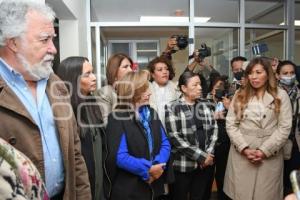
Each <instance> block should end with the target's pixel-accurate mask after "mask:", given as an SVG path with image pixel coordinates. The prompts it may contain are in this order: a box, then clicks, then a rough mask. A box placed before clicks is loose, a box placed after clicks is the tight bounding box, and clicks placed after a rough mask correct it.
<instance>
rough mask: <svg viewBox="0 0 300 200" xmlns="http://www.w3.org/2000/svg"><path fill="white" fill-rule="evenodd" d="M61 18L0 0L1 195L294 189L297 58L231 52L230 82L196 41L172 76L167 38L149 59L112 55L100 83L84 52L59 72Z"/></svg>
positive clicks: (161, 196)
mask: <svg viewBox="0 0 300 200" xmlns="http://www.w3.org/2000/svg"><path fill="white" fill-rule="evenodd" d="M54 19H55V13H54V12H53V11H52V9H51V8H50V7H48V6H47V4H43V3H39V2H36V1H28V0H3V1H1V2H0V118H1V122H0V185H1V187H0V199H5V200H6V199H7V200H8V199H18V200H19V199H42V200H61V199H64V200H74V199H82V200H88V199H93V200H150V199H155V200H166V199H169V200H170V199H172V200H209V199H210V197H211V191H212V187H213V182H214V180H215V181H216V186H217V195H218V199H220V200H230V199H233V200H282V199H283V197H284V196H285V195H288V194H291V193H292V187H291V183H290V181H289V174H290V173H291V171H292V170H295V169H300V152H299V149H300V133H299V132H300V131H299V127H300V124H299V123H298V122H299V114H298V113H299V101H300V89H299V85H298V83H299V81H300V80H299V79H300V77H299V76H297V66H296V65H295V64H294V63H293V62H292V61H289V60H284V61H279V60H276V59H273V58H268V57H255V58H253V59H252V60H250V61H249V62H248V63H246V61H247V59H246V58H244V57H241V56H238V57H235V58H233V59H232V60H231V69H232V73H233V77H234V78H233V80H232V82H231V83H229V79H228V77H227V76H225V75H222V74H220V73H219V72H218V71H217V70H216V69H214V68H213V66H208V67H207V68H208V69H209V71H210V75H209V78H206V77H204V76H203V75H202V74H201V70H202V69H203V68H204V67H205V66H204V60H203V59H201V58H199V57H198V56H197V52H195V53H194V56H193V58H192V59H193V61H192V62H191V64H189V65H188V66H186V67H185V70H184V72H183V73H182V74H181V75H180V76H179V79H178V83H177V84H176V83H175V82H174V81H172V80H173V78H174V77H175V70H174V68H173V64H172V55H171V54H172V53H174V52H175V51H173V48H174V47H175V46H176V40H174V38H170V39H169V41H168V44H167V47H166V50H165V51H164V52H163V53H162V55H161V56H159V57H156V58H154V59H153V60H152V61H150V62H149V64H148V70H140V71H133V70H132V65H133V61H132V59H131V58H130V57H128V56H127V55H125V54H123V53H117V54H114V55H112V56H111V57H110V58H109V59H108V63H107V66H106V78H107V85H105V86H104V87H102V88H97V87H96V81H97V80H96V76H95V74H94V68H93V66H92V64H91V63H90V62H89V60H88V59H87V58H85V57H80V56H72V57H68V58H66V59H64V60H63V61H62V62H61V63H60V65H59V66H58V67H57V70H56V71H55V72H53V70H52V62H53V59H54V55H55V54H56V52H57V51H56V48H55V46H54V44H53V41H52V40H53V38H54V37H55V36H56V34H55V31H54V27H53V21H54ZM197 66H199V67H200V70H198V71H196V70H195V68H196V67H197ZM297 78H298V79H297ZM288 198H294V197H293V196H289V197H288Z"/></svg>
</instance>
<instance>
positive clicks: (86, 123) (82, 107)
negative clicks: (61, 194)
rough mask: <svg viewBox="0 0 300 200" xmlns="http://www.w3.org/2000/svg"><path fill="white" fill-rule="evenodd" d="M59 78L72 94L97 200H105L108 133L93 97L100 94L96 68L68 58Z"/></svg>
mask: <svg viewBox="0 0 300 200" xmlns="http://www.w3.org/2000/svg"><path fill="white" fill-rule="evenodd" d="M57 75H58V76H59V77H60V78H61V79H62V80H63V81H65V83H66V87H67V88H68V90H69V92H70V93H71V94H70V95H71V105H72V108H73V111H74V114H75V117H76V120H77V124H78V127H79V131H80V132H79V136H80V141H81V152H82V155H83V157H84V159H85V163H86V166H87V169H88V174H89V180H90V185H91V192H92V197H93V200H102V199H104V192H103V160H104V159H103V157H104V156H105V155H106V152H103V149H106V148H104V146H103V144H105V143H104V141H105V132H104V130H103V128H102V126H103V121H102V114H101V110H100V107H99V105H98V103H97V102H96V99H95V97H94V96H93V95H92V93H93V92H94V91H95V90H96V76H95V74H94V73H93V66H92V65H91V63H90V62H89V61H88V59H87V58H85V57H79V56H73V57H68V58H66V59H65V60H63V61H62V62H61V63H60V65H59V67H58V69H57ZM102 147H103V148H102ZM103 155H104V156H103Z"/></svg>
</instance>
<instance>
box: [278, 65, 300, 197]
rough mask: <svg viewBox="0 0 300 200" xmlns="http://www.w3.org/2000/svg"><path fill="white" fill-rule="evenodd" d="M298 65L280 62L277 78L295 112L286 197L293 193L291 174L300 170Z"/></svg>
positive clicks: (287, 165)
mask: <svg viewBox="0 0 300 200" xmlns="http://www.w3.org/2000/svg"><path fill="white" fill-rule="evenodd" d="M295 70H296V65H295V64H294V63H293V62H291V61H289V60H285V61H282V62H280V64H279V65H278V67H277V71H276V76H277V79H278V80H279V86H280V87H281V88H283V89H284V90H285V91H286V92H287V93H288V95H289V97H290V101H291V104H292V110H293V120H292V122H293V124H292V130H291V133H290V135H289V143H290V148H291V149H290V150H291V156H290V158H289V159H287V160H285V161H284V193H285V195H287V194H289V193H291V192H292V187H291V183H290V179H289V174H290V173H291V171H292V170H294V169H299V168H300V159H299V158H300V152H299V149H300V148H299V147H300V135H299V128H298V124H299V113H300V109H299V105H300V90H299V87H298V85H297V84H296V75H295Z"/></svg>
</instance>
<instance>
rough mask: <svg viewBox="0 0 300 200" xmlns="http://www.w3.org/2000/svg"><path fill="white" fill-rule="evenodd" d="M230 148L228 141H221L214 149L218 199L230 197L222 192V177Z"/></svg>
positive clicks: (225, 199) (224, 199)
mask: <svg viewBox="0 0 300 200" xmlns="http://www.w3.org/2000/svg"><path fill="white" fill-rule="evenodd" d="M229 149H230V143H221V144H219V145H218V146H216V150H215V161H216V163H215V165H216V173H215V179H216V183H217V189H218V200H230V198H229V197H228V196H227V195H226V194H225V193H224V192H223V186H224V177H225V171H226V166H227V159H228V154H229Z"/></svg>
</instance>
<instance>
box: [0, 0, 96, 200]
mask: <svg viewBox="0 0 300 200" xmlns="http://www.w3.org/2000/svg"><path fill="white" fill-rule="evenodd" d="M54 18H55V14H54V12H53V11H52V10H51V8H50V7H48V6H47V5H45V4H43V3H39V1H35V2H34V1H29V0H2V1H0V119H1V120H0V137H2V138H3V139H5V140H6V141H8V142H9V143H10V144H12V145H14V147H16V148H17V149H18V150H20V151H21V152H23V153H24V154H25V155H27V156H28V157H29V158H30V159H31V160H32V161H33V163H34V164H35V165H36V166H37V168H38V170H39V171H40V173H41V174H42V176H43V179H44V181H45V183H46V188H47V191H48V194H49V196H50V198H51V199H70V200H74V199H84V200H88V199H91V193H90V186H89V181H88V175H87V169H86V165H85V162H84V160H83V157H82V155H81V150H80V141H79V137H78V134H77V127H76V121H75V118H74V116H73V112H72V108H71V106H70V104H69V97H68V92H67V89H66V88H65V86H64V84H63V82H60V80H59V78H58V77H57V76H56V75H54V74H53V72H52V61H53V58H54V55H55V54H56V49H55V47H54V45H53V42H52V39H53V38H54V37H55V31H54V27H53V20H54ZM0 199H1V197H0Z"/></svg>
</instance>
